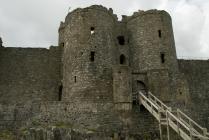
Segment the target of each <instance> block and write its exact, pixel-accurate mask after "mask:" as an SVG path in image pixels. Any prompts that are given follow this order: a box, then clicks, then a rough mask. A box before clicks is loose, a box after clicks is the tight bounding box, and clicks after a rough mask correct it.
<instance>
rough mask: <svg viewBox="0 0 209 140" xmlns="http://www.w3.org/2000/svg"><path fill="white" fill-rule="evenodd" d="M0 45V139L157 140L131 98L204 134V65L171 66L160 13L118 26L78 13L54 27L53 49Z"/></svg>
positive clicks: (153, 124) (104, 14) (106, 14)
mask: <svg viewBox="0 0 209 140" xmlns="http://www.w3.org/2000/svg"><path fill="white" fill-rule="evenodd" d="M0 46H1V47H0V67H1V69H0V130H1V131H0V138H1V132H2V135H3V134H4V133H5V131H4V130H8V131H11V135H12V134H13V133H15V135H16V136H17V135H18V138H20V139H21V140H40V139H41V140H45V139H50V140H51V139H54V140H68V139H70V138H71V139H92V140H93V139H105V140H106V139H112V138H115V139H116V138H118V139H158V138H159V130H158V122H157V121H156V120H155V119H154V118H153V117H152V116H151V115H150V114H149V112H147V111H146V109H144V108H143V106H142V105H141V103H140V102H138V93H137V92H138V91H141V92H143V93H146V92H148V91H150V92H152V93H153V94H154V95H155V96H157V97H158V98H160V99H161V100H162V101H163V102H165V103H167V104H168V105H169V106H172V107H173V108H180V109H182V110H184V111H185V112H186V113H188V114H190V115H191V116H192V118H194V119H195V120H196V121H198V122H199V123H200V124H201V125H203V126H204V127H207V128H209V110H208V107H209V102H208V99H209V96H208V92H209V86H208V84H209V73H208V68H209V61H207V60H179V59H177V56H176V50H175V41H174V34H173V29H172V21H171V17H170V15H169V14H168V13H167V12H165V11H159V10H148V11H138V12H135V13H134V14H133V15H132V16H123V17H122V20H121V21H118V19H117V16H116V15H115V14H113V10H112V9H111V8H110V9H107V8H105V7H103V6H98V5H93V6H90V7H87V8H83V9H81V8H78V9H76V10H74V11H72V12H70V13H69V14H68V15H67V16H66V18H65V21H64V22H61V24H60V28H59V44H58V46H51V47H50V48H49V49H43V48H11V47H3V45H2V41H0ZM46 125H47V126H53V128H45V127H43V126H46ZM22 129H24V133H23V134H22V133H21V131H20V130H22ZM2 137H3V136H2Z"/></svg>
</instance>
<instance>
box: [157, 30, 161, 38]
mask: <svg viewBox="0 0 209 140" xmlns="http://www.w3.org/2000/svg"><path fill="white" fill-rule="evenodd" d="M158 36H159V38H161V36H162V34H161V30H158Z"/></svg>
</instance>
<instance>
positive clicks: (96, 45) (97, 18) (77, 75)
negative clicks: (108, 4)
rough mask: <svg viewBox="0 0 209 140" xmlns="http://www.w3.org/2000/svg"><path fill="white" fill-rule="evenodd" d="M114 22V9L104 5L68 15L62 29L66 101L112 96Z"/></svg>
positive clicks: (103, 98) (105, 98)
mask: <svg viewBox="0 0 209 140" xmlns="http://www.w3.org/2000/svg"><path fill="white" fill-rule="evenodd" d="M115 21H116V17H115V15H113V13H112V10H111V9H110V10H108V9H106V8H104V7H102V6H91V7H88V8H84V9H76V10H74V11H73V12H71V13H69V14H68V16H67V17H66V19H65V23H63V24H65V28H64V29H63V28H61V29H60V33H62V34H61V35H60V37H63V38H60V42H62V43H64V52H63V96H64V97H63V98H64V100H88V101H91V100H98V101H99V100H100V101H105V100H110V98H112V64H113V56H114V55H113V53H114V52H113V46H114V41H113V34H114V25H115ZM63 24H62V25H63Z"/></svg>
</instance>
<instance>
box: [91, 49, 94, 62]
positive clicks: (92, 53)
mask: <svg viewBox="0 0 209 140" xmlns="http://www.w3.org/2000/svg"><path fill="white" fill-rule="evenodd" d="M94 57H95V52H93V51H92V52H91V54H90V60H91V62H93V61H94Z"/></svg>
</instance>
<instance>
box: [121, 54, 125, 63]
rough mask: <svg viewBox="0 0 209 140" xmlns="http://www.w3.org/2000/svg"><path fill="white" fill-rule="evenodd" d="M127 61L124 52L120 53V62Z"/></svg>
mask: <svg viewBox="0 0 209 140" xmlns="http://www.w3.org/2000/svg"><path fill="white" fill-rule="evenodd" d="M125 63H126V57H125V56H124V55H123V54H122V55H120V64H125Z"/></svg>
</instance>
